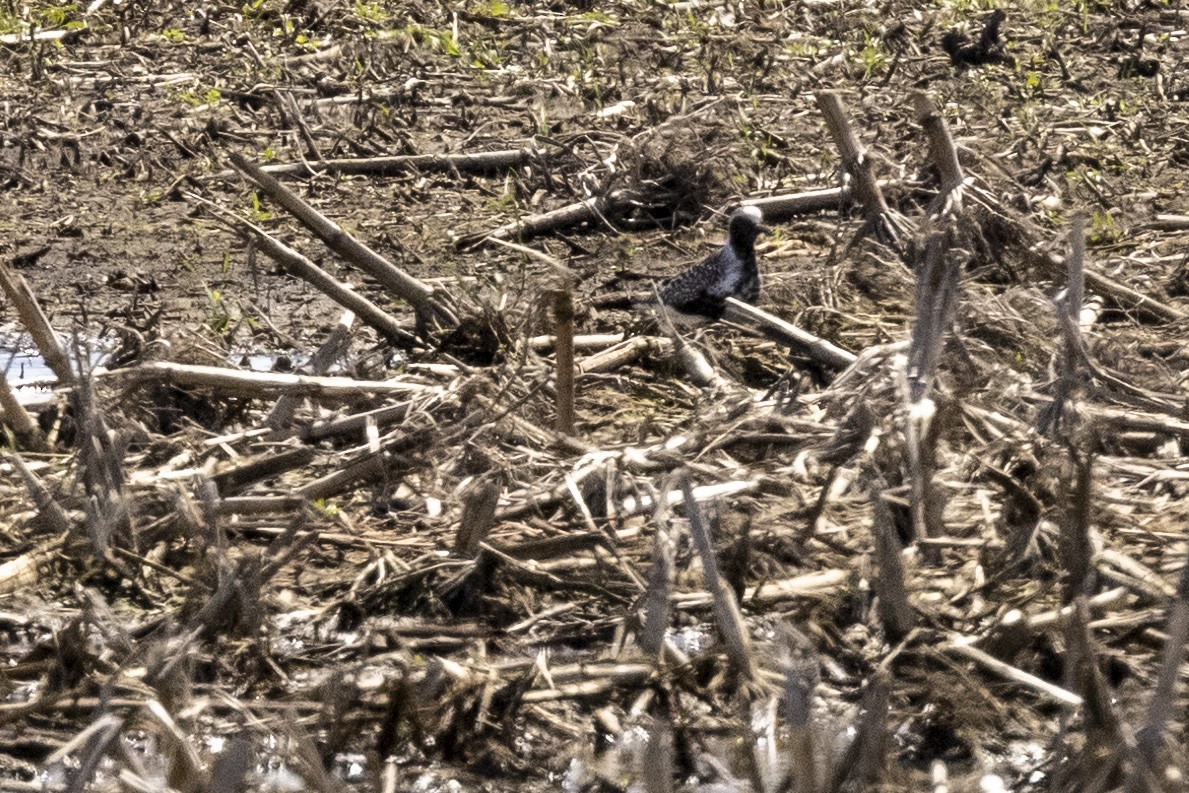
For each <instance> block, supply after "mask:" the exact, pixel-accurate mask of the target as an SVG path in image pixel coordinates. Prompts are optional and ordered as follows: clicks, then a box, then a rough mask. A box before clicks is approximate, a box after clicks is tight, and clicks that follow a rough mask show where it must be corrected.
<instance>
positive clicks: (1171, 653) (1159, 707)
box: [1127, 564, 1189, 790]
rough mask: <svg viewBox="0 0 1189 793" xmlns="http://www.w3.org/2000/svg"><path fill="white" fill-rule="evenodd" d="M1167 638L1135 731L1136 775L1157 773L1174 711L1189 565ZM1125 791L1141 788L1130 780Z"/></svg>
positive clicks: (1188, 608)
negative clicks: (1157, 670) (1152, 688)
mask: <svg viewBox="0 0 1189 793" xmlns="http://www.w3.org/2000/svg"><path fill="white" fill-rule="evenodd" d="M1165 632H1166V633H1167V635H1168V639H1167V640H1165V643H1164V657H1163V660H1162V662H1161V664H1160V674H1159V676H1158V677H1157V678H1156V688H1155V689H1154V690H1153V691H1152V696H1151V699H1149V700H1148V711H1147V715H1146V717H1145V718H1144V725H1143V726H1142V727H1140V729H1139V731H1138V732H1137V734H1136V741H1135V742H1136V748H1137V749H1138V756H1139V759H1140V760H1141V764H1140V767H1139V768H1136V770H1135V773H1136V774H1143V772H1145V771H1147V772H1150V773H1153V774H1155V775H1158V769H1157V767H1156V764H1157V760H1158V759H1159V756H1160V752H1161V749H1162V748H1163V747H1164V740H1165V731H1166V730H1167V728H1168V725H1169V722H1171V721H1172V720H1173V718H1174V715H1175V713H1176V702H1177V695H1176V690H1177V681H1178V679H1179V678H1180V676H1181V667H1182V666H1183V664H1184V661H1185V642H1186V641H1187V640H1189V564H1187V565H1185V566H1184V567H1182V568H1181V579H1180V581H1179V582H1178V584H1177V594H1176V597H1175V598H1174V599H1173V601H1172V604H1171V606H1170V607H1169V610H1168V627H1167V629H1166V631H1165ZM1127 789H1128V790H1142V789H1145V788H1143V787H1142V786H1141V785H1138V784H1136V783H1135V782H1134V781H1133V782H1132V784H1129V785H1128V787H1127Z"/></svg>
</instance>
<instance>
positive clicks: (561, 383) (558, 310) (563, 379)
mask: <svg viewBox="0 0 1189 793" xmlns="http://www.w3.org/2000/svg"><path fill="white" fill-rule="evenodd" d="M553 319H554V322H555V323H556V325H555V330H556V334H557V343H556V345H555V348H554V365H555V366H556V368H557V389H556V404H557V431H558V432H560V433H562V434H563V435H573V434H574V419H575V411H574V397H575V394H574V295H573V292H572V291H571V290H570V288H569V284H565V285H563V286H562V287H561V288H560V289H557V290H555V291H554V292H553Z"/></svg>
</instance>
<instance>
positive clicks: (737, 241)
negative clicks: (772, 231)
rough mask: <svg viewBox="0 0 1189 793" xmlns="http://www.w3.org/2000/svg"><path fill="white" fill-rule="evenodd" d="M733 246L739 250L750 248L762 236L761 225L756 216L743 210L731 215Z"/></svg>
mask: <svg viewBox="0 0 1189 793" xmlns="http://www.w3.org/2000/svg"><path fill="white" fill-rule="evenodd" d="M729 233H730V237H731V245H732V246H734V247H737V248H750V247H752V246H753V245H755V241H756V237H758V236H759V235H760V224H759V223H758V222H757V221H756V219H755V216H754V215H752V214H751V213H749V212H744V211H742V210H740V211H738V212H736V213H735V214H733V215H731V227H730V232H729Z"/></svg>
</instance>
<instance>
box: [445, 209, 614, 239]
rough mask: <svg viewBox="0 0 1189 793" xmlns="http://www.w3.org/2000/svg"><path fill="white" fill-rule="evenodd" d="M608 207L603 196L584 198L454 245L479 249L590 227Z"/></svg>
mask: <svg viewBox="0 0 1189 793" xmlns="http://www.w3.org/2000/svg"><path fill="white" fill-rule="evenodd" d="M609 205H610V202H608V200H607V199H606V198H604V197H602V196H596V197H594V198H586V199H583V200H581V201H578V202H577V203H574V204H567V205H566V206H564V207H561V208H560V209H554V210H551V211H549V212H543V213H541V214H539V215H527V216H525V217H522V218H519V219H517V220H514V221H512V222H511V223H505V224H504V225H502V226H499V227H497V228H494V229H492V230H491V231H488V232H483V233H480V234H468V235H467V236H465V237H460V238H459V239H458V242H457V245H458V247H460V248H478V247H480V246H481V245H486V244H487V243H488V242H492V241H495V240H506V239H511V238H512V237H519V238H520V239H525V238H528V237H536V236H538V235H540V234H545V233H547V232H551V231H557V230H559V229H565V228H570V227H571V226H577V225H580V224H582V223H593V222H595V221H597V220H599V219H600V218H602V216H603V215H604V214H605V213H606V211H607V208H608V206H609Z"/></svg>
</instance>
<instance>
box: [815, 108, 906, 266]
mask: <svg viewBox="0 0 1189 793" xmlns="http://www.w3.org/2000/svg"><path fill="white" fill-rule="evenodd" d="M815 98H816V100H817V105H818V108H820V109H821V111H822V115H823V116H824V117H825V119H826V126H827V128H829V130H830V135H831V136H832V137H833V138H834V145H836V146H837V147H838V152H839V154H840V155H841V157H842V166H843V168H844V170H845V171H846V173H848V174H850V176H851V178H852V179H854V190H855V195H856V197H857V198H858V199H859V204H861V205H862V207H863V214H864V216H865V217H866V218H867V225H868V227H870V228H871V229H873V230H874V231H875V233H876V236H877V237H878V238H879V240H880V241H881V242H883V243H885V244H887V245H891V246H892V247H893V248H895V249H897V250H900V248H901V247H902V244H903V237H904V231H903V230H902V229H901V228H900V227H899V223H898V222H897V220H896V218H895V217H894V216H893V214H892V210H891V209H890V208H889V207H888V203H887V201H885V200H884V197H883V191H882V190H880V189H879V183H878V182H877V181H876V179H875V163H874V162H873V161H872V160H871V158H870V157H868V156H867V150H866V149H865V148H864V147H863V144H862V143H860V142H859V138H858V136H857V135H855V133H854V130H853V129H852V128H851V125H850V120H849V119H848V118H847V115H846V109H845V108H844V107H843V105H842V97H841V96H839V95H838V94H837V93H835V92H833V91H819V92H817V93H816V94H815Z"/></svg>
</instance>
